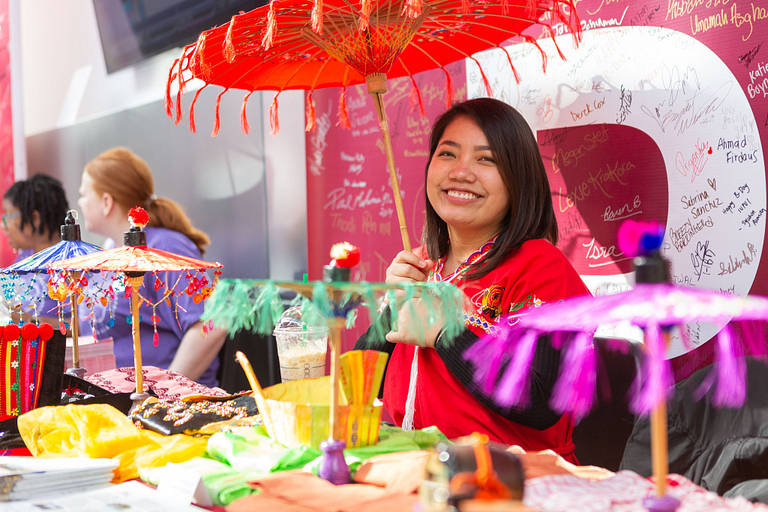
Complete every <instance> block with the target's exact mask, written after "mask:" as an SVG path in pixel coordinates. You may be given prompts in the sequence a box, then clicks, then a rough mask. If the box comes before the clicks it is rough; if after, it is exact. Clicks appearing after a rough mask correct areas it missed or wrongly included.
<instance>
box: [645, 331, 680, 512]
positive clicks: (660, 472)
mask: <svg viewBox="0 0 768 512" xmlns="http://www.w3.org/2000/svg"><path fill="white" fill-rule="evenodd" d="M662 334H663V336H664V347H665V348H666V347H669V330H668V329H662ZM651 464H652V466H653V477H654V478H655V479H656V496H655V497H653V498H650V497H649V498H646V499H645V500H644V501H643V506H644V507H645V508H646V509H648V510H649V511H651V512H674V511H675V510H677V507H679V506H680V501H679V500H678V499H677V498H674V497H672V496H668V495H667V475H668V474H669V453H668V446H667V398H666V395H665V396H663V397H662V399H661V400H660V401H659V403H658V404H656V406H655V407H654V408H653V410H652V411H651Z"/></svg>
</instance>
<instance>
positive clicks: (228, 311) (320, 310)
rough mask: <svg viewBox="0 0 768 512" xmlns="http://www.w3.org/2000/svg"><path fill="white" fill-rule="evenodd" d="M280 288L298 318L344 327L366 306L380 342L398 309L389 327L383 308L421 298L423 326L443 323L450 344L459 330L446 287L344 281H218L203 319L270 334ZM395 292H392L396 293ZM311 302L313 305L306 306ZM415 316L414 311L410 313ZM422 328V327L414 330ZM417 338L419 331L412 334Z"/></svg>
mask: <svg viewBox="0 0 768 512" xmlns="http://www.w3.org/2000/svg"><path fill="white" fill-rule="evenodd" d="M280 289H288V290H292V291H294V292H296V293H297V294H298V295H297V297H296V299H294V301H295V302H297V303H299V304H300V305H304V306H305V307H304V308H303V309H304V311H303V313H304V317H305V318H307V320H308V321H311V320H312V318H311V315H317V314H319V315H322V316H323V317H324V318H325V319H327V320H331V319H343V320H344V322H345V324H346V326H347V327H351V326H352V325H354V321H355V317H356V312H357V309H358V307H361V306H362V307H366V308H367V309H368V312H369V313H370V319H371V325H372V326H373V327H374V329H375V333H376V337H377V338H379V339H383V338H384V336H385V335H386V334H387V332H389V331H390V330H397V321H398V314H397V313H398V310H399V309H400V308H399V307H394V308H390V310H391V315H390V321H389V323H386V322H383V321H382V318H383V316H382V315H381V311H383V309H384V308H383V307H382V305H383V304H396V305H398V306H401V305H402V304H408V305H409V306H408V307H411V308H413V307H414V306H413V301H412V300H411V299H421V302H422V304H423V305H424V310H425V311H426V312H427V325H434V324H436V323H438V322H442V323H443V324H444V328H445V333H444V335H443V338H441V339H447V340H452V339H453V338H454V337H456V336H457V335H458V334H459V333H460V332H461V331H462V330H463V329H464V323H463V310H462V305H463V301H464V296H463V293H462V292H461V290H459V289H458V288H456V287H455V286H453V285H452V284H449V283H440V282H428V283H399V284H379V283H365V282H362V283H348V282H334V283H332V284H329V283H324V282H322V281H317V282H315V283H297V282H293V281H282V282H281V281H270V280H239V279H222V280H220V281H219V283H218V285H216V288H215V290H214V291H213V293H212V294H211V296H210V298H209V299H208V302H207V304H206V306H205V313H204V314H203V317H202V318H203V320H206V321H208V320H210V321H212V322H213V325H214V326H216V327H221V328H224V329H227V331H228V332H229V334H230V335H233V334H235V333H237V332H238V331H241V330H248V331H253V332H257V333H259V334H264V335H269V334H272V329H273V328H274V326H275V325H276V324H277V322H278V320H279V318H280V315H281V314H282V313H283V304H282V299H281V298H280ZM398 291H399V292H401V293H396V292H398ZM308 304H311V305H312V306H314V307H309V306H308ZM411 313H412V316H413V317H415V316H416V315H415V310H412V311H411ZM419 327H421V328H422V329H423V326H419ZM416 334H418V335H423V331H422V332H421V333H418V332H417V333H416Z"/></svg>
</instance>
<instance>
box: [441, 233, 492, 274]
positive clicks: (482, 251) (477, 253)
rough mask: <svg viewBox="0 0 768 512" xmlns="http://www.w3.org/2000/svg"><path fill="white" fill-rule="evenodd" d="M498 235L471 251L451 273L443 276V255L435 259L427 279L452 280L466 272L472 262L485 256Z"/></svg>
mask: <svg viewBox="0 0 768 512" xmlns="http://www.w3.org/2000/svg"><path fill="white" fill-rule="evenodd" d="M498 236H499V235H496V236H494V237H493V238H491V239H490V240H488V241H487V242H485V243H484V244H483V246H482V247H480V248H479V249H478V250H476V251H475V252H473V253H472V254H470V255H469V258H467V259H466V261H464V263H462V264H461V265H459V266H458V268H457V269H456V270H454V271H453V273H452V274H450V275H448V276H445V277H443V267H444V266H445V256H443V257H442V258H440V259H439V260H437V264H436V265H435V268H433V269H432V270H430V271H429V276H428V278H427V279H428V280H430V281H452V280H453V279H455V278H456V277H458V276H460V275H461V274H463V273H464V272H466V271H467V270H468V269H469V267H470V265H472V264H473V263H477V262H478V260H480V258H482V257H483V256H485V254H486V253H487V252H488V251H490V250H491V247H493V243H494V242H495V241H496V238H498Z"/></svg>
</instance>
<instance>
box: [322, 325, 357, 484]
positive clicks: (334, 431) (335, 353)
mask: <svg viewBox="0 0 768 512" xmlns="http://www.w3.org/2000/svg"><path fill="white" fill-rule="evenodd" d="M328 326H329V327H330V333H329V334H330V338H329V342H330V345H331V376H330V379H331V406H330V412H329V422H328V437H329V439H328V440H327V441H323V442H322V443H320V450H322V452H323V458H322V460H321V461H320V466H319V467H318V469H317V476H319V477H320V478H322V479H324V480H328V481H329V482H331V483H332V484H335V485H341V484H348V483H349V482H350V481H351V479H350V473H349V467H348V466H347V462H346V461H345V460H344V448H346V446H347V443H346V440H344V439H339V371H340V367H341V363H340V360H339V357H340V356H341V354H340V352H341V330H342V329H343V328H344V318H341V317H333V318H331V319H330V320H329V321H328Z"/></svg>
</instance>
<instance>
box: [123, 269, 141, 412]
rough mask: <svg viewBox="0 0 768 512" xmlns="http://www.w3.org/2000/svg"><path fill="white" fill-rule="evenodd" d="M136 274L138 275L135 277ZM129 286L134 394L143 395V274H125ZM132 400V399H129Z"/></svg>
mask: <svg viewBox="0 0 768 512" xmlns="http://www.w3.org/2000/svg"><path fill="white" fill-rule="evenodd" d="M137 274H138V275H137ZM126 275H127V276H128V282H129V283H130V285H131V334H132V335H133V365H134V366H135V367H136V394H139V395H141V394H144V374H143V373H142V369H141V339H140V336H139V333H140V329H139V288H140V287H141V284H142V282H143V281H144V273H143V272H126ZM131 399H132V400H133V397H131Z"/></svg>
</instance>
